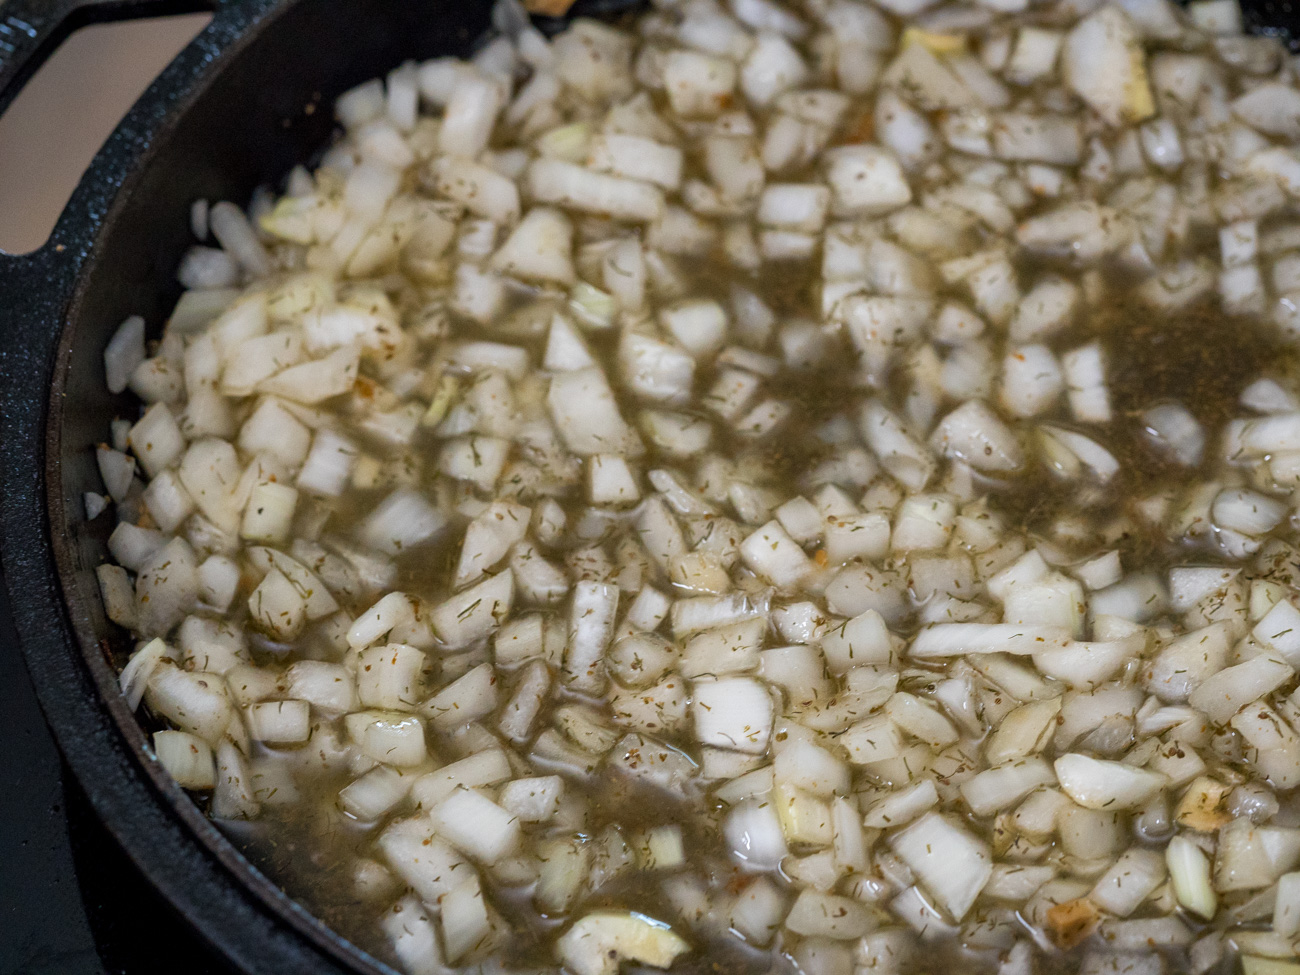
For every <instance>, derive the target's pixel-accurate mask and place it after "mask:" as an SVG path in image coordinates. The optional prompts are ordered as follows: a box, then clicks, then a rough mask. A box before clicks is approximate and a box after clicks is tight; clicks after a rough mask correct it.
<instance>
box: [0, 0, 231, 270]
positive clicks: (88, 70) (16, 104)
mask: <svg viewBox="0 0 1300 975" xmlns="http://www.w3.org/2000/svg"><path fill="white" fill-rule="evenodd" d="M211 19H212V15H211V14H209V13H193V14H180V15H175V16H169V17H153V18H148V19H143V20H132V21H125V22H122V23H114V24H92V25H90V26H88V27H83V28H81V29H80V30H77V31H75V32H73V34H72V35H71V36H69V37H68V38H67V40H65V41H64V42H63V43H62V44H61V45H60V46H59V47H58V49H57V50H55V51H54V53H53V54H52V55H50V57H49V59H48V60H46V62H45V63H44V64H43V65H41V67H40V69H39V70H38V71H37V72H36V74H35V75H34V76H33V77H32V79H31V80H30V81H29V82H28V83H27V85H26V86H25V87H24V88H23V90H22V91H21V92H19V94H18V97H17V98H15V99H14V101H13V103H12V104H11V105H10V106H9V109H8V110H7V111H6V112H5V113H4V115H3V116H0V251H4V252H6V253H9V254H26V253H28V252H30V251H33V250H36V249H37V248H38V247H40V246H41V245H42V244H44V243H45V241H46V240H47V239H48V238H49V236H50V231H51V230H53V229H54V224H55V221H56V220H57V219H58V217H59V213H60V212H61V211H62V210H63V207H64V205H65V204H66V203H67V202H68V198H69V197H70V196H71V195H72V191H73V190H74V189H75V188H76V186H77V182H78V181H79V180H80V179H81V175H82V173H84V172H85V170H86V167H88V166H89V165H90V161H91V159H92V158H94V155H95V153H96V152H97V151H98V150H99V147H100V146H101V145H102V144H103V142H104V140H105V139H107V138H108V136H109V134H110V133H111V132H112V131H113V129H114V127H115V126H116V125H117V123H118V122H119V121H121V119H122V116H124V115H125V114H126V112H127V110H128V109H129V108H130V107H131V105H132V104H133V103H134V102H135V100H136V99H137V98H139V97H140V95H141V94H142V93H143V92H144V90H145V88H147V87H148V86H149V82H151V81H152V80H153V79H154V78H155V77H156V76H157V75H158V73H159V72H161V71H162V69H163V68H165V67H166V66H167V64H168V62H170V61H171V59H172V58H173V57H175V56H176V55H177V53H179V52H180V50H181V48H183V47H184V46H185V45H186V44H188V43H189V42H190V41H191V40H192V39H193V38H194V37H195V36H196V35H197V34H198V33H199V31H201V30H202V29H203V28H204V27H205V26H206V25H207V23H208V21H210V20H211Z"/></svg>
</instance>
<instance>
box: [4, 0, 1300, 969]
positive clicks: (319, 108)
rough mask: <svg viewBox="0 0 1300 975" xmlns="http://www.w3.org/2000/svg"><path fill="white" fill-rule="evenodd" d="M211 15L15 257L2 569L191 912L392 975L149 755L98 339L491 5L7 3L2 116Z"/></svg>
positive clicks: (162, 878)
mask: <svg viewBox="0 0 1300 975" xmlns="http://www.w3.org/2000/svg"><path fill="white" fill-rule="evenodd" d="M630 2H631V0H594V4H590V3H589V5H588V9H589V10H590V9H591V7H592V6H594V5H595V4H600V5H602V6H603V7H604V9H606V10H611V11H612V10H616V9H619V8H624V9H625V8H626V7H628V6H629V5H630ZM1245 7H1246V11H1247V22H1248V23H1249V24H1250V26H1251V28H1252V29H1253V30H1256V31H1260V32H1269V33H1286V32H1287V30H1288V28H1293V27H1296V26H1297V25H1300V20H1298V19H1297V12H1296V11H1295V10H1293V8H1292V6H1291V3H1290V2H1289V0H1255V2H1252V0H1246V2H1245ZM205 9H210V10H212V11H213V14H214V17H213V20H212V23H211V24H210V25H209V26H208V27H207V28H206V29H205V30H204V31H203V33H202V34H200V35H199V37H198V38H197V39H195V40H194V41H193V42H192V43H191V44H190V45H189V46H188V47H187V48H186V49H185V50H184V51H183V52H182V53H181V54H180V55H179V56H178V57H177V59H176V60H175V61H174V62H173V63H172V64H171V65H170V66H169V67H168V68H167V69H166V70H165V71H164V72H163V73H162V75H161V76H160V77H159V78H158V79H157V81H155V82H154V84H153V85H152V86H151V87H150V88H149V90H148V91H147V92H146V93H145V95H144V96H143V97H142V98H141V100H140V101H139V102H138V103H137V104H136V106H135V107H134V108H133V109H132V110H131V113H130V114H129V115H128V116H127V118H126V119H125V121H123V122H122V124H121V125H120V126H119V127H118V129H117V130H116V131H115V132H114V133H113V135H112V137H111V138H110V139H109V140H108V142H107V143H106V144H105V146H104V148H103V149H102V150H101V151H100V153H99V155H98V156H97V157H96V158H95V161H94V162H93V163H92V165H91V167H90V169H89V171H88V172H87V173H86V175H85V177H84V178H83V180H82V182H81V185H80V186H79V187H78V189H77V191H76V193H75V194H74V195H73V197H72V200H71V201H70V202H69V204H68V206H67V208H66V210H65V211H64V212H63V215H62V217H61V218H60V219H59V222H58V225H57V227H56V228H55V230H54V233H53V235H52V236H51V238H50V240H49V241H48V242H47V243H46V244H45V245H44V246H43V247H41V248H40V249H39V250H37V251H35V252H33V253H32V254H29V255H25V256H9V255H4V254H0V572H2V574H3V577H4V582H5V584H6V585H7V588H8V591H9V594H10V597H11V603H12V606H13V614H14V617H15V622H16V624H17V627H18V630H19V632H20V642H21V649H22V652H23V654H24V655H25V657H26V661H27V665H28V668H29V669H30V671H31V674H32V679H33V681H34V683H35V685H36V690H37V694H38V695H39V697H40V700H41V704H42V706H43V708H44V711H45V715H46V719H47V720H48V721H49V724H50V727H51V729H52V731H53V732H54V736H55V738H56V739H57V741H58V743H59V746H60V748H61V749H62V751H63V754H64V756H65V757H66V759H67V762H68V765H69V766H70V767H71V769H72V771H73V773H74V774H75V775H76V777H77V779H78V781H79V782H80V784H81V786H82V788H83V789H84V790H85V792H86V794H87V795H88V796H89V798H90V801H91V803H92V805H93V806H94V809H95V811H96V813H97V814H98V815H99V816H100V817H101V818H102V820H103V821H104V823H105V824H106V825H107V827H108V829H109V830H110V831H111V832H112V834H113V836H114V837H115V838H116V839H117V840H118V842H119V843H121V845H122V846H123V848H124V849H125V850H126V851H127V853H128V854H129V855H130V856H131V858H132V859H133V860H134V861H135V862H136V864H137V865H138V866H139V867H140V869H141V870H142V872H143V873H144V874H145V875H146V876H147V877H148V878H149V880H150V881H151V882H152V883H153V884H154V885H155V886H156V887H157V888H158V889H159V891H160V892H161V893H162V894H163V895H164V896H165V897H166V898H167V899H168V901H169V902H170V903H171V905H172V906H173V907H174V909H175V910H176V912H177V913H178V914H179V915H181V917H183V918H184V919H185V920H186V921H188V922H189V923H190V924H191V925H192V926H193V927H194V928H195V929H197V930H198V931H199V932H200V934H201V935H202V936H203V937H204V938H205V939H206V940H207V941H208V942H209V943H210V944H211V945H212V946H213V947H214V948H215V949H216V950H218V951H219V952H221V953H222V954H223V955H224V956H225V957H227V958H228V959H229V961H230V963H231V965H232V966H233V967H234V968H235V969H236V970H238V971H242V972H249V973H252V972H267V973H276V975H308V973H311V975H342V973H345V972H354V973H357V972H363V973H368V975H378V973H381V972H391V969H388V968H387V967H386V966H384V965H382V964H381V963H379V962H377V961H376V960H375V959H373V958H371V957H369V956H368V955H366V954H365V953H363V952H361V951H360V950H358V949H357V948H355V947H354V946H352V945H351V944H349V943H348V942H346V941H344V940H342V939H341V938H339V937H337V936H336V935H334V934H333V933H332V932H331V931H330V930H329V929H328V928H326V927H325V926H324V925H323V924H321V923H320V922H319V921H317V920H315V919H314V918H313V917H312V916H311V915H310V914H308V913H307V912H306V911H305V910H304V909H302V908H301V907H300V906H298V905H297V904H296V903H295V902H294V901H292V900H291V899H290V898H288V897H287V896H286V895H285V894H284V893H283V892H281V891H280V890H279V889H278V888H276V887H275V886H274V884H272V883H271V882H270V881H269V880H267V878H266V877H265V876H263V875H262V874H261V873H259V872H258V871H257V870H256V869H254V868H253V867H252V866H251V865H250V864H249V862H248V861H247V860H246V859H245V858H244V857H243V856H242V855H241V854H240V853H239V852H238V851H237V850H236V849H235V847H234V846H232V845H231V843H230V842H229V841H228V840H227V839H226V838H225V837H224V836H223V835H222V834H221V833H220V832H219V831H218V830H217V829H216V828H215V827H214V826H213V825H212V824H211V823H210V822H209V821H208V820H207V819H206V818H205V817H204V816H203V814H202V812H201V811H200V810H199V809H198V808H197V807H196V806H195V805H194V803H193V802H192V801H191V800H190V799H189V797H188V796H187V795H186V794H185V793H184V792H183V791H182V790H181V789H180V788H179V787H177V786H176V785H175V783H173V782H172V781H171V779H170V778H169V777H168V776H167V775H166V774H165V773H163V772H162V770H161V768H160V767H159V765H158V763H157V762H156V761H155V760H154V759H153V758H152V756H151V754H150V751H149V747H148V741H147V738H146V735H145V733H144V731H143V730H142V729H141V727H140V725H139V724H138V723H137V722H136V720H135V718H134V716H133V715H132V714H131V713H129V712H128V711H127V709H126V706H125V704H124V702H123V699H122V697H121V695H120V694H119V693H118V690H117V681H116V675H115V670H114V666H113V664H114V660H117V661H118V662H120V661H121V655H122V653H123V652H124V649H125V642H126V641H125V635H124V634H122V633H121V631H119V630H117V628H116V627H113V626H112V625H111V624H109V623H108V621H107V620H106V619H105V618H104V616H103V612H102V609H101V607H100V604H99V597H98V588H97V586H96V583H95V577H94V567H95V566H96V565H97V564H99V563H100V562H101V561H102V560H103V559H104V556H105V546H104V542H105V539H106V536H107V531H108V528H107V525H106V524H105V523H106V522H107V520H108V519H107V518H101V519H99V520H98V521H96V522H94V523H91V524H86V523H85V518H84V511H83V508H82V504H81V500H80V499H81V496H82V493H83V492H84V491H88V490H100V489H101V486H100V483H99V476H98V473H97V471H96V468H95V462H94V456H93V454H94V451H93V447H94V445H95V444H96V443H97V442H99V441H101V440H103V439H104V438H105V436H106V434H107V427H108V421H109V419H110V418H111V417H113V416H119V415H120V416H132V415H134V411H135V409H136V405H135V404H134V403H133V402H131V401H130V399H129V397H123V396H119V397H113V396H110V395H109V393H108V392H107V389H106V388H105V386H104V381H103V365H102V358H101V355H102V350H103V348H104V344H105V342H106V341H107V340H108V337H109V336H110V334H111V333H112V331H113V329H114V328H115V327H116V326H117V324H118V323H119V322H120V321H121V320H122V319H123V318H125V317H126V316H127V315H129V314H137V313H138V314H142V315H144V316H145V318H146V320H147V321H148V322H149V323H150V325H152V326H153V327H154V330H155V332H156V331H157V329H158V327H159V326H160V325H161V323H162V322H163V321H164V320H165V319H166V315H167V311H168V309H170V307H171V305H172V304H173V302H174V301H175V299H176V297H177V295H178V293H179V289H178V286H177V285H176V283H175V279H174V272H175V268H176V264H177V261H178V259H179V255H180V254H181V253H182V251H183V250H184V249H185V247H186V246H187V244H188V243H189V241H190V237H189V220H188V214H189V206H190V203H191V201H193V200H194V199H197V198H205V199H211V200H217V199H228V200H234V201H236V202H241V203H242V202H244V201H246V200H247V199H248V196H249V194H250V193H251V191H252V189H253V188H254V187H255V186H257V185H259V184H261V183H267V182H270V183H273V184H274V183H275V181H276V180H278V179H279V178H280V177H281V176H282V175H283V174H284V173H286V172H287V171H288V170H289V169H290V167H291V166H293V165H294V164H295V163H298V162H303V161H305V160H309V159H310V158H311V157H312V155H313V154H314V153H315V152H317V151H318V150H319V149H320V148H321V147H322V146H323V145H324V144H325V143H326V142H327V141H328V139H329V136H330V133H331V130H332V119H331V112H330V105H331V103H332V101H333V99H334V97H335V96H336V95H338V94H339V93H340V92H342V91H344V90H346V89H347V88H348V87H350V86H351V85H354V84H356V83H358V82H360V81H362V80H365V79H367V78H371V77H374V76H376V75H378V74H381V73H383V72H384V71H386V70H387V69H388V68H390V67H392V66H394V65H396V64H398V63H400V62H401V61H403V60H405V59H408V58H426V57H430V56H432V55H436V54H450V53H460V54H463V53H465V52H466V51H467V50H468V49H469V48H470V46H471V45H472V44H473V41H474V39H475V38H477V37H479V36H480V35H481V34H482V33H483V31H484V30H485V29H486V27H487V25H488V22H489V16H490V0H210V2H204V0H8V2H4V3H0V111H3V110H4V108H5V107H7V106H8V104H9V102H10V101H11V100H12V99H13V97H14V95H15V94H16V93H17V91H18V89H19V88H21V86H22V84H23V83H24V82H25V81H26V80H27V79H28V78H29V77H30V75H31V73H32V72H33V71H34V70H35V69H36V67H37V66H38V65H39V64H40V62H41V61H42V60H43V58H44V57H45V56H46V55H48V54H49V52H50V51H51V50H52V49H53V48H54V47H55V46H56V45H57V44H58V42H59V41H61V40H62V39H63V38H64V37H66V36H67V35H68V34H69V33H71V31H72V30H74V29H76V28H77V27H80V26H83V25H84V24H87V23H91V22H95V21H104V20H116V19H125V18H129V17H142V16H155V15H160V14H170V13H182V12H193V11H197V10H205ZM0 652H4V653H11V652H14V651H13V649H12V648H9V647H0ZM196 839H197V841H198V842H195V840H196ZM174 961H175V963H177V965H178V967H180V968H183V967H184V961H185V960H184V959H175V960H174Z"/></svg>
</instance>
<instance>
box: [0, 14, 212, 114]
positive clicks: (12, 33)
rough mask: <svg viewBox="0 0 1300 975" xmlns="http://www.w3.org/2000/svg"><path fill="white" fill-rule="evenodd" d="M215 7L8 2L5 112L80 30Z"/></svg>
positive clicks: (3, 18) (1, 54)
mask: <svg viewBox="0 0 1300 975" xmlns="http://www.w3.org/2000/svg"><path fill="white" fill-rule="evenodd" d="M211 7H212V4H210V3H205V2H203V0H4V2H3V3H0V113H3V112H4V110H5V109H6V108H8V107H9V104H10V103H11V102H12V101H13V100H14V98H15V97H17V95H18V92H20V91H21V90H22V87H23V85H25V84H27V82H28V81H29V80H30V79H31V76H32V75H33V74H35V72H36V69H37V68H39V67H40V66H41V64H42V62H44V61H45V59H46V58H47V57H49V56H50V54H52V53H53V51H54V49H55V48H56V47H58V46H59V44H60V43H61V42H62V41H63V40H64V39H65V38H66V37H67V36H68V35H69V34H71V33H72V32H73V31H74V30H76V29H77V28H79V27H85V26H86V25H87V24H94V23H100V22H103V21H115V20H134V19H136V18H139V17H162V16H166V15H167V14H181V13H195V12H197V11H201V10H210V9H211Z"/></svg>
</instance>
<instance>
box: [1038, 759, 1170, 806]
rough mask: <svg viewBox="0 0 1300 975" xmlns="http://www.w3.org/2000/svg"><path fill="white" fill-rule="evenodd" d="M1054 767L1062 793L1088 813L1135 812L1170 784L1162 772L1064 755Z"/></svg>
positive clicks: (1120, 763)
mask: <svg viewBox="0 0 1300 975" xmlns="http://www.w3.org/2000/svg"><path fill="white" fill-rule="evenodd" d="M1055 767H1056V776H1057V778H1058V779H1059V780H1060V783H1061V789H1062V790H1063V791H1064V792H1065V793H1066V795H1068V796H1069V797H1070V798H1071V799H1073V800H1074V801H1075V802H1077V803H1078V804H1079V805H1081V806H1083V807H1084V808H1085V809H1110V810H1119V809H1133V808H1135V807H1137V806H1140V805H1141V804H1142V803H1144V802H1146V801H1147V800H1148V799H1150V798H1151V797H1152V796H1154V795H1155V794H1156V793H1158V792H1159V791H1160V790H1161V789H1163V788H1164V787H1165V785H1166V783H1167V782H1168V779H1167V778H1166V777H1165V776H1164V775H1161V774H1160V773H1159V772H1150V771H1147V770H1146V769H1140V768H1134V767H1133V766H1131V765H1125V764H1123V763H1122V762H1110V761H1104V760H1102V759H1096V758H1089V757H1088V756H1087V755H1078V754H1069V755H1062V756H1061V757H1060V758H1058V759H1057V760H1056V765H1055Z"/></svg>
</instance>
